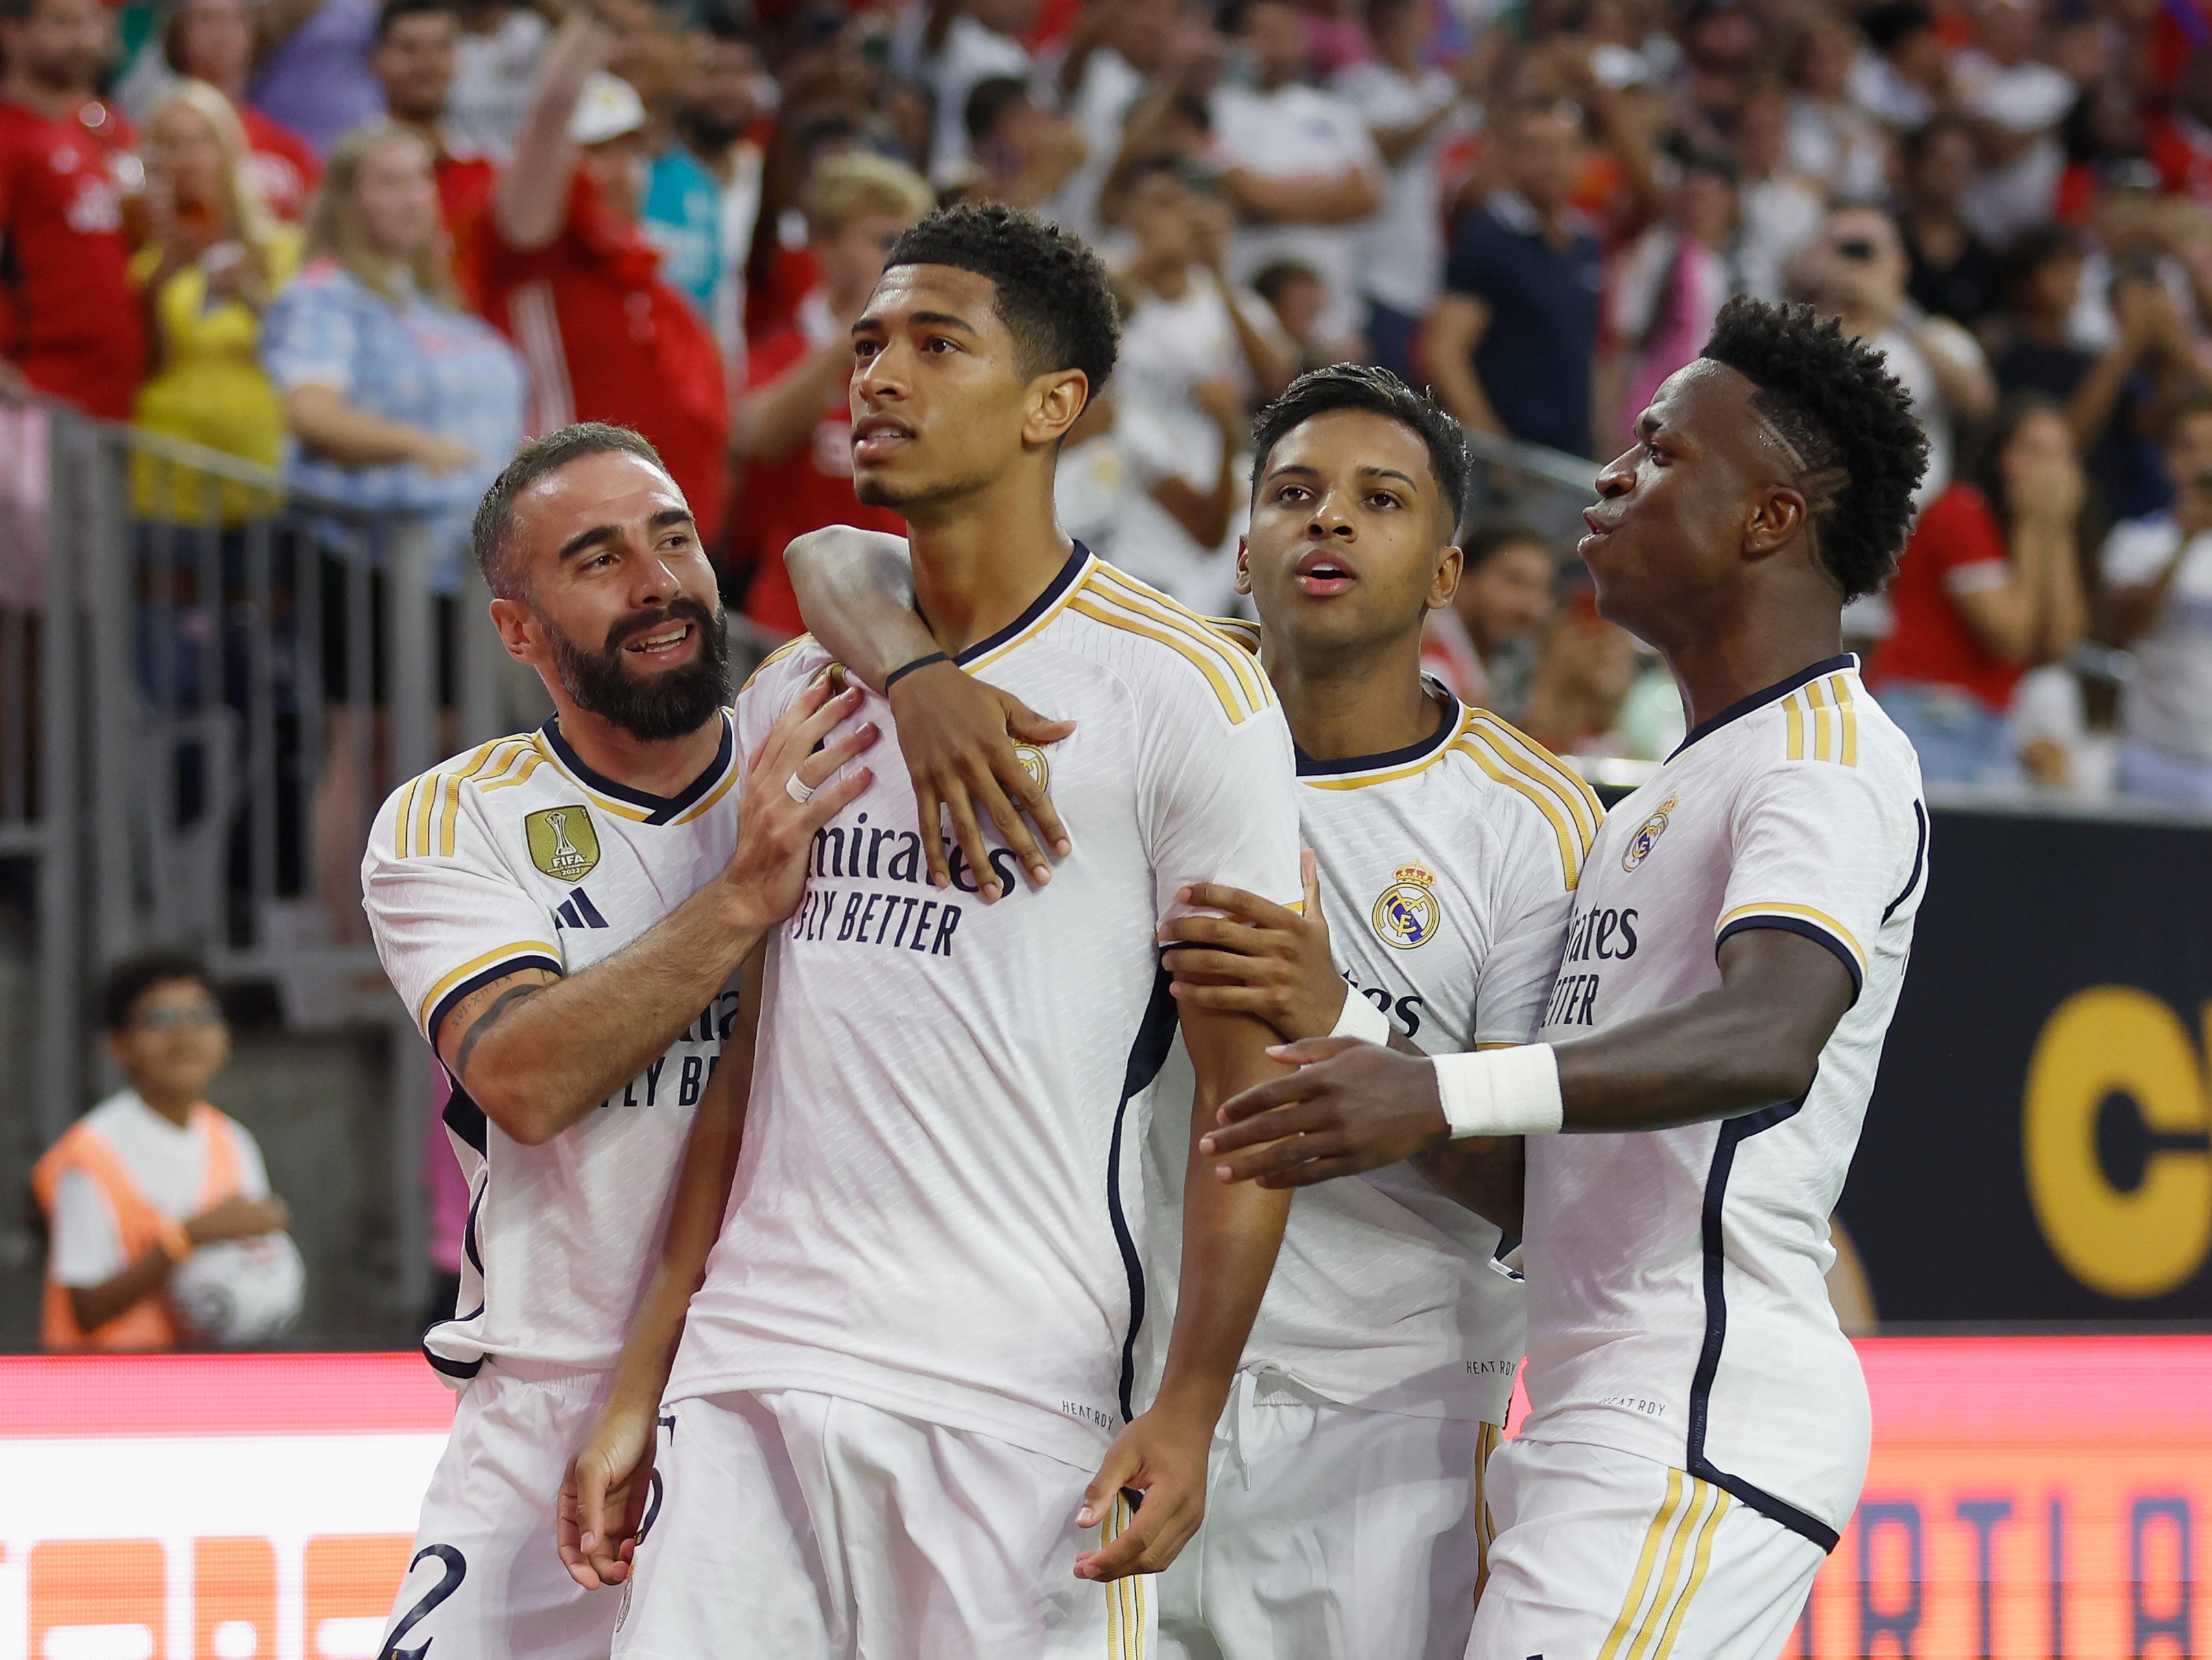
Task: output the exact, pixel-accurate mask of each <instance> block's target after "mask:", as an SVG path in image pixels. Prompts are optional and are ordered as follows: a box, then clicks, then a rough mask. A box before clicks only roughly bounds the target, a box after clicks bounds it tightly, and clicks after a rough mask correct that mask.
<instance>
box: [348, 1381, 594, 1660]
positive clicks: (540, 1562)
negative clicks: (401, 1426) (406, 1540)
mask: <svg viewBox="0 0 2212 1660" xmlns="http://www.w3.org/2000/svg"><path fill="white" fill-rule="evenodd" d="M609 1376H610V1375H609V1374H608V1373H606V1372H603V1371H567V1370H555V1369H553V1368H550V1367H538V1366H527V1365H520V1364H517V1363H513V1362H508V1363H504V1364H502V1363H501V1361H499V1360H497V1359H493V1360H489V1361H487V1362H486V1363H485V1365H484V1368H483V1371H480V1372H478V1373H477V1376H476V1378H475V1380H474V1381H473V1382H471V1383H470V1384H469V1386H468V1388H467V1389H465V1390H464V1391H463V1392H462V1395H461V1402H460V1406H459V1409H458V1410H457V1411H455V1413H454V1414H453V1435H452V1437H451V1438H449V1439H448V1440H447V1443H446V1450H445V1454H444V1456H441V1458H440V1459H439V1460H438V1468H437V1469H436V1471H435V1473H434V1474H433V1475H431V1477H430V1489H429V1491H428V1493H424V1494H423V1495H422V1526H421V1528H420V1529H419V1530H418V1531H417V1532H416V1535H415V1548H414V1550H413V1551H412V1552H410V1554H409V1556H408V1561H409V1564H410V1566H409V1567H408V1570H407V1577H406V1578H404V1579H403V1580H402V1581H400V1584H399V1596H398V1600H397V1601H395V1602H393V1604H392V1621H391V1624H390V1625H389V1626H388V1627H387V1628H386V1635H385V1639H384V1646H383V1647H382V1648H381V1649H380V1650H379V1651H378V1652H380V1653H382V1654H392V1653H405V1652H410V1651H419V1650H420V1649H422V1647H423V1645H425V1644H427V1643H430V1642H433V1641H435V1644H436V1646H435V1648H433V1649H432V1650H431V1653H432V1654H434V1655H436V1656H438V1657H439V1660H447V1657H451V1660H462V1657H467V1660H606V1655H607V1650H608V1647H609V1645H611V1643H612V1641H613V1639H614V1628H615V1614H616V1610H617V1604H618V1602H620V1598H619V1597H618V1596H616V1595H615V1593H613V1592H611V1591H589V1590H585V1589H584V1588H583V1587H582V1586H580V1585H579V1584H577V1583H576V1582H575V1581H574V1580H573V1579H571V1578H569V1577H568V1569H567V1568H565V1567H563V1566H562V1565H561V1556H560V1553H559V1550H558V1549H557V1548H556V1545H555V1543H554V1521H555V1517H556V1513H557V1511H558V1509H559V1505H560V1499H561V1482H562V1478H563V1477H565V1476H566V1475H568V1460H569V1459H570V1458H571V1457H573V1456H574V1454H575V1450H576V1447H577V1444H579V1443H580V1442H581V1441H582V1440H583V1438H584V1437H585V1435H586V1434H587V1433H588V1432H590V1430H591V1427H592V1417H593V1415H594V1414H596V1413H597V1412H598V1411H599V1403H600V1402H602V1401H604V1400H605V1398H606V1391H607V1383H608V1380H609Z"/></svg>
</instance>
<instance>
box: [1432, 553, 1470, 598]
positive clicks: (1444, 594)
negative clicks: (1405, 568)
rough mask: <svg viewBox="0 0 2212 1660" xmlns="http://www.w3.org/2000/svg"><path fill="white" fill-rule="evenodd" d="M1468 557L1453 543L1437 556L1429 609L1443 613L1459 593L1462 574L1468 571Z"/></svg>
mask: <svg viewBox="0 0 2212 1660" xmlns="http://www.w3.org/2000/svg"><path fill="white" fill-rule="evenodd" d="M1466 563H1467V556H1466V555H1464V554H1462V552H1461V551H1460V550H1459V544H1457V543H1453V544H1450V545H1449V546H1448V547H1446V548H1444V549H1443V550H1441V551H1440V552H1438V553H1437V569H1436V574H1435V575H1433V576H1431V578H1430V580H1429V609H1430V610H1431V611H1442V610H1443V608H1444V607H1445V606H1446V605H1449V604H1451V602H1452V595H1454V594H1455V593H1458V592H1459V577H1460V572H1461V571H1462V570H1463V569H1466Z"/></svg>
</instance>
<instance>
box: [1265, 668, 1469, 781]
mask: <svg viewBox="0 0 2212 1660" xmlns="http://www.w3.org/2000/svg"><path fill="white" fill-rule="evenodd" d="M1421 684H1423V685H1424V686H1425V687H1426V688H1428V689H1429V690H1432V691H1434V690H1442V688H1441V687H1439V686H1438V685H1437V682H1435V681H1434V680H1431V678H1429V677H1428V676H1426V675H1423V676H1422V677H1421ZM1466 719H1467V705H1466V704H1464V703H1462V702H1461V701H1460V700H1459V699H1458V698H1456V697H1451V696H1449V694H1447V701H1446V702H1445V705H1444V714H1443V720H1442V721H1440V722H1438V723H1437V729H1436V730H1435V731H1434V732H1432V733H1430V734H1429V735H1428V736H1427V737H1426V738H1424V739H1421V741H1420V742H1419V743H1418V744H1408V745H1406V747H1405V748H1403V749H1397V750H1385V751H1383V753H1382V754H1380V755H1347V756H1346V757H1343V758H1342V759H1341V760H1336V761H1316V759H1315V758H1314V757H1312V756H1310V755H1308V754H1307V753H1306V752H1305V751H1304V750H1302V749H1299V748H1298V746H1297V745H1296V744H1292V745H1291V751H1292V752H1293V753H1295V754H1296V756H1297V763H1298V776H1299V777H1301V778H1340V777H1342V776H1344V775H1345V774H1346V773H1352V772H1379V771H1381V770H1382V769H1383V768H1385V767H1409V766H1412V765H1413V764H1414V763H1416V762H1419V761H1425V760H1427V759H1429V757H1431V756H1433V755H1435V754H1436V753H1437V751H1440V750H1442V749H1443V748H1444V746H1445V745H1448V744H1449V743H1450V742H1451V740H1452V739H1455V738H1456V737H1457V736H1458V735H1459V729H1460V723H1461V722H1462V721H1465V720H1466Z"/></svg>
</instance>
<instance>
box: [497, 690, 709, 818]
mask: <svg viewBox="0 0 2212 1660" xmlns="http://www.w3.org/2000/svg"><path fill="white" fill-rule="evenodd" d="M720 714H721V721H722V741H721V743H720V745H717V746H716V747H715V750H714V759H713V760H712V761H710V762H708V763H707V769H706V770H705V771H704V772H702V773H701V774H700V775H698V776H697V777H696V778H695V779H693V780H692V781H690V783H688V784H686V785H685V786H684V787H683V788H682V789H680V790H678V792H677V793H676V794H673V795H655V794H653V793H652V792H651V791H650V790H641V789H633V788H631V787H630V786H629V785H628V784H617V782H615V781H614V780H613V779H611V778H610V777H608V776H607V775H605V773H602V772H598V771H594V770H593V769H592V768H590V767H587V766H586V765H585V764H584V761H583V757H580V756H579V755H578V754H577V753H576V751H574V749H572V748H570V747H569V745H568V739H565V738H563V737H562V735H561V717H560V716H559V715H557V714H554V715H548V716H547V717H546V721H545V724H544V727H541V728H540V730H541V731H542V732H544V734H545V742H546V744H547V745H548V746H549V747H550V748H551V750H552V751H553V753H554V754H555V756H556V757H559V759H560V763H561V764H562V766H564V767H566V768H567V769H568V770H569V771H570V772H572V773H574V775H576V777H577V779H578V780H579V781H580V782H581V783H582V784H584V786H585V787H586V788H589V789H594V790H597V791H598V792H599V794H602V795H609V796H612V797H613V798H614V799H615V800H617V801H626V802H628V803H629V805H630V806H634V807H641V808H643V809H644V811H645V813H646V820H645V822H646V823H647V824H666V823H667V822H668V821H669V820H670V819H671V818H675V817H676V815H677V814H678V813H680V812H683V811H684V808H686V807H688V806H690V805H691V804H692V803H693V802H695V801H696V800H698V799H699V798H700V797H701V796H702V795H704V794H706V793H707V792H708V790H710V789H712V788H713V787H714V785H715V784H716V783H717V782H718V781H720V778H721V776H722V775H723V774H724V773H725V772H726V771H728V770H729V766H730V761H731V757H732V755H733V754H734V752H735V751H736V750H737V747H738V739H737V732H736V729H735V727H733V726H732V723H731V721H730V714H729V711H728V710H727V709H724V710H722V711H720Z"/></svg>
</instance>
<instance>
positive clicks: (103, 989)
mask: <svg viewBox="0 0 2212 1660" xmlns="http://www.w3.org/2000/svg"><path fill="white" fill-rule="evenodd" d="M33 3H35V0H33ZM178 980H190V981H193V982H197V984H198V985H200V986H201V987H202V988H204V989H205V990H206V992H207V993H208V994H209V995H210V996H211V997H212V996H213V995H214V994H215V985H214V982H212V981H210V979H209V978H208V969H207V964H206V963H205V962H204V961H203V960H202V959H201V958H200V957H199V956H198V955H197V953H196V952H189V951H179V950H178V949H176V948H175V947H174V946H162V947H158V948H156V949H155V950H152V951H142V952H139V953H138V954H137V955H136V956H135V957H126V958H124V959H123V960H122V961H121V962H119V963H118V964H116V965H115V966H114V967H113V968H112V969H110V970H108V971H107V977H106V979H105V980H103V981H102V982H100V1023H101V1025H103V1026H104V1027H105V1028H106V1030H107V1031H129V1030H130V1029H131V1011H132V1010H133V1009H135V1008H136V1007H137V1006H138V1000H139V999H140V998H142V997H143V996H144V995H145V994H147V993H148V992H149V991H151V990H153V989H154V988H155V987H156V986H166V985H168V984H170V983H171V982H173V981H178Z"/></svg>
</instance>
